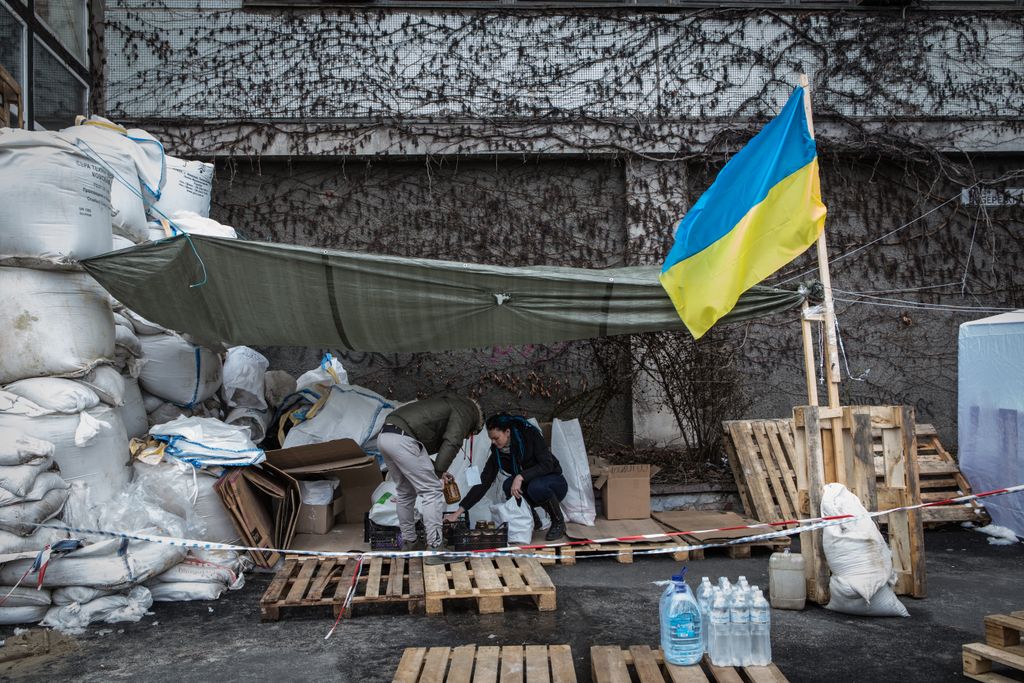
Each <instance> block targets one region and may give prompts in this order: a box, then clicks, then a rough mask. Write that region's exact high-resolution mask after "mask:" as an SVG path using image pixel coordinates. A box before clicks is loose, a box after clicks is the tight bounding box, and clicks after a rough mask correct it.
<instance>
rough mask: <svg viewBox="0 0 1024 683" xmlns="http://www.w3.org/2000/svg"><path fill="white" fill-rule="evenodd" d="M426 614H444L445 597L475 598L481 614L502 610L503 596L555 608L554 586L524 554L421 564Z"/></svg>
mask: <svg viewBox="0 0 1024 683" xmlns="http://www.w3.org/2000/svg"><path fill="white" fill-rule="evenodd" d="M423 580H424V585H425V588H426V608H427V614H444V607H443V603H444V602H445V601H447V600H467V599H469V600H475V601H476V603H477V607H478V608H479V610H480V613H481V614H496V613H499V612H504V611H505V607H504V601H505V598H509V597H513V596H527V597H530V598H533V601H534V602H535V603H536V605H537V609H539V610H540V611H542V612H548V611H551V610H554V609H555V585H554V584H553V583H551V579H549V578H548V574H547V572H546V571H544V568H543V567H541V566H540V563H539V562H538V561H537V560H535V559H532V558H525V557H496V558H484V557H472V558H469V559H468V560H462V561H460V562H450V563H448V564H441V565H424V567H423Z"/></svg>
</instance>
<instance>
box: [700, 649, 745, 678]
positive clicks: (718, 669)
mask: <svg viewBox="0 0 1024 683" xmlns="http://www.w3.org/2000/svg"><path fill="white" fill-rule="evenodd" d="M704 666H706V667H707V668H708V671H710V672H711V678H712V680H714V681H716V683H743V679H742V678H740V674H739V672H738V671H736V669H734V668H733V667H731V666H715V665H714V664H712V663H711V658H710V657H709V656H707V655H704Z"/></svg>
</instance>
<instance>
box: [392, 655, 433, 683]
mask: <svg viewBox="0 0 1024 683" xmlns="http://www.w3.org/2000/svg"><path fill="white" fill-rule="evenodd" d="M426 656H427V648H425V647H407V648H406V649H405V652H403V653H402V661H400V662H399V663H398V669H397V670H396V671H395V677H394V678H393V679H391V680H392V683H417V681H419V678H420V669H422V668H423V660H424V659H425V658H426Z"/></svg>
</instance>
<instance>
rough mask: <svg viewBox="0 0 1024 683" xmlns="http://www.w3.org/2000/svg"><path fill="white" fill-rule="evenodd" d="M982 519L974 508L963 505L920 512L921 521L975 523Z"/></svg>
mask: <svg viewBox="0 0 1024 683" xmlns="http://www.w3.org/2000/svg"><path fill="white" fill-rule="evenodd" d="M981 519H982V516H981V515H979V514H978V511H977V510H976V509H975V508H972V507H967V506H964V505H949V506H943V507H934V508H924V509H923V510H921V521H922V522H924V523H928V522H933V523H941V522H975V521H979V520H981Z"/></svg>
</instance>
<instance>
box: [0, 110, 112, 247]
mask: <svg viewBox="0 0 1024 683" xmlns="http://www.w3.org/2000/svg"><path fill="white" fill-rule="evenodd" d="M111 179H112V177H111V174H110V172H109V171H108V170H107V169H105V168H104V167H103V165H102V164H100V163H99V162H97V161H93V160H92V159H90V158H89V157H87V156H86V155H85V154H84V153H82V152H81V151H79V150H78V149H76V148H75V147H74V145H72V144H70V143H68V142H67V141H66V140H64V139H62V138H61V137H60V136H59V135H57V134H56V133H53V132H32V131H27V130H16V129H12V128H3V129H0V225H2V226H4V227H3V229H2V230H0V259H7V258H8V257H16V258H18V259H23V260H21V261H9V262H8V263H9V264H10V265H14V264H15V263H18V262H20V263H22V265H31V264H32V263H33V262H34V261H35V260H37V259H38V260H40V261H65V260H69V259H75V260H80V259H85V258H89V257H90V256H96V255H97V254H103V253H106V252H108V251H110V249H111V231H110V184H111Z"/></svg>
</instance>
